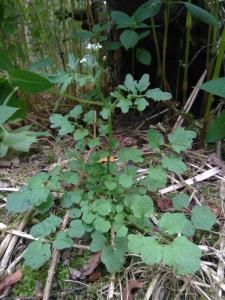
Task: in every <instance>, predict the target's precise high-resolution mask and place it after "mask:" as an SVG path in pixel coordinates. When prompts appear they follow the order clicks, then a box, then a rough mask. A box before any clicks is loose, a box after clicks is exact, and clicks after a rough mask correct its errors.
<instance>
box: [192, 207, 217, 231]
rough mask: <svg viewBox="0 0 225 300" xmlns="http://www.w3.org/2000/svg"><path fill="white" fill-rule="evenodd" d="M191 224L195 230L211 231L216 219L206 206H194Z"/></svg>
mask: <svg viewBox="0 0 225 300" xmlns="http://www.w3.org/2000/svg"><path fill="white" fill-rule="evenodd" d="M191 222H192V224H193V225H194V227H195V228H196V229H202V230H211V228H212V226H213V225H214V224H215V223H216V217H215V216H214V214H213V213H212V212H211V210H210V209H209V208H208V207H206V206H195V207H194V208H193V209H192V213H191Z"/></svg>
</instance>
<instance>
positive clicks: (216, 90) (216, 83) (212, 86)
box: [199, 77, 225, 98]
mask: <svg viewBox="0 0 225 300" xmlns="http://www.w3.org/2000/svg"><path fill="white" fill-rule="evenodd" d="M199 88H200V89H201V90H203V91H205V92H207V93H210V94H213V95H216V96H219V97H222V98H225V77H220V78H217V79H213V80H210V81H207V82H205V83H203V84H202V85H200V86H199Z"/></svg>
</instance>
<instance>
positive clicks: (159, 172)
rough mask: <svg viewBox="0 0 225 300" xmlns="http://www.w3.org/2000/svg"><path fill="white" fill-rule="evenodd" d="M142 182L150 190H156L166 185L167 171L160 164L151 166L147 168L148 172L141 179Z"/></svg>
mask: <svg viewBox="0 0 225 300" xmlns="http://www.w3.org/2000/svg"><path fill="white" fill-rule="evenodd" d="M143 183H144V184H145V185H146V186H147V187H148V189H149V190H150V191H151V192H156V191H157V190H158V189H160V188H164V187H165V186H166V183H167V173H166V171H165V170H163V168H162V167H161V166H156V167H152V168H150V169H149V174H148V175H147V176H146V178H145V179H144V180H143Z"/></svg>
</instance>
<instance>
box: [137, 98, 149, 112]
mask: <svg viewBox="0 0 225 300" xmlns="http://www.w3.org/2000/svg"><path fill="white" fill-rule="evenodd" d="M134 104H135V105H137V109H138V110H139V111H143V110H145V109H146V107H147V106H149V103H148V101H146V100H145V98H137V99H136V100H135V101H134Z"/></svg>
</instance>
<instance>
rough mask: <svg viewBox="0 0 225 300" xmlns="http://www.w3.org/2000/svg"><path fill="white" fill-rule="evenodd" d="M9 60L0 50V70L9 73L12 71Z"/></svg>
mask: <svg viewBox="0 0 225 300" xmlns="http://www.w3.org/2000/svg"><path fill="white" fill-rule="evenodd" d="M13 68H14V67H13V65H12V62H11V59H10V58H9V57H8V55H7V54H6V52H5V51H4V50H3V49H2V48H0V69H2V70H6V71H11V70H12V69H13Z"/></svg>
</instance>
